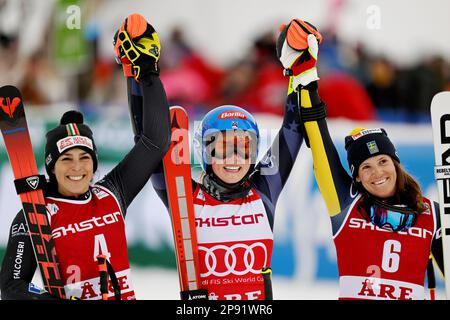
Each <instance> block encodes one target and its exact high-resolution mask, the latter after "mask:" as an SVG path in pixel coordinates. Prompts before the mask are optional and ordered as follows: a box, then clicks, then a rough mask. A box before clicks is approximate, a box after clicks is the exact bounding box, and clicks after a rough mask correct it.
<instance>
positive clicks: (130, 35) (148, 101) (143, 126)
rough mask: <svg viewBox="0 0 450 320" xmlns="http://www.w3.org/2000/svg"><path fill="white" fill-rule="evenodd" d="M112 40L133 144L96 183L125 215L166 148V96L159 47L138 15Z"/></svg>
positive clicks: (147, 26)
mask: <svg viewBox="0 0 450 320" xmlns="http://www.w3.org/2000/svg"><path fill="white" fill-rule="evenodd" d="M143 26H146V27H145V28H144V27H143ZM116 37H117V39H116V54H117V55H118V56H119V57H120V58H121V62H122V66H123V69H124V73H125V75H126V76H127V78H128V79H127V86H128V88H127V89H128V101H129V109H130V114H131V121H132V126H133V130H134V133H135V142H136V144H135V146H134V147H133V148H132V149H131V151H130V152H129V153H128V154H127V155H126V156H125V158H124V159H123V160H122V161H121V162H120V163H119V164H118V165H117V166H116V167H115V168H114V169H113V170H112V171H111V172H110V173H108V174H107V175H106V176H105V177H104V178H103V179H102V180H101V181H100V182H99V183H100V184H102V185H104V186H106V187H107V188H108V189H110V190H111V191H113V192H114V193H115V194H116V195H118V198H119V199H120V200H119V201H120V202H121V205H122V209H123V212H125V210H126V208H127V207H128V206H129V204H130V203H131V201H132V200H133V199H134V198H135V196H136V195H137V194H138V193H139V191H140V190H141V189H142V188H143V187H144V185H145V184H146V183H147V181H148V180H149V178H150V176H151V175H152V173H153V172H155V170H156V168H157V167H158V165H159V164H160V162H161V159H162V158H163V156H164V155H165V153H166V152H167V150H168V148H169V144H170V119H169V106H168V102H167V97H166V93H165V90H164V87H163V85H162V83H161V81H160V79H159V69H158V65H157V61H158V60H159V52H160V46H159V40H158V36H157V34H156V32H155V30H154V29H153V27H152V26H151V25H150V24H148V23H147V22H146V21H145V19H144V18H143V17H142V16H140V15H131V16H129V17H128V18H127V19H126V20H125V22H124V24H122V27H121V29H120V30H119V31H118V33H117V34H116ZM128 43H131V48H134V51H133V50H132V49H130V47H129V45H128ZM124 48H127V49H124ZM132 52H135V53H132ZM135 55H138V58H136V56H135ZM131 61H133V62H131Z"/></svg>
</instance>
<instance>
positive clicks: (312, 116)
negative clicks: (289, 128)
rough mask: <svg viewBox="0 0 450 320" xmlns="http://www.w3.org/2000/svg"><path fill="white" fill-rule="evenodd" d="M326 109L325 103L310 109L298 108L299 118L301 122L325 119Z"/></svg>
mask: <svg viewBox="0 0 450 320" xmlns="http://www.w3.org/2000/svg"><path fill="white" fill-rule="evenodd" d="M326 116H327V109H326V105H325V103H323V102H321V103H320V104H319V105H316V106H314V107H312V108H303V107H300V117H301V119H302V121H303V122H310V121H318V120H322V119H324V118H326Z"/></svg>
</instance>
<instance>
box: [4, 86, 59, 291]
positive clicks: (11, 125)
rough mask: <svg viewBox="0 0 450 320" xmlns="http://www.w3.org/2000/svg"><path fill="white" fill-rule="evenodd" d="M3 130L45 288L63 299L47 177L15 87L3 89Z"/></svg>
mask: <svg viewBox="0 0 450 320" xmlns="http://www.w3.org/2000/svg"><path fill="white" fill-rule="evenodd" d="M0 130H1V132H2V135H3V140H4V141H5V146H6V151H7V153H8V157H9V161H10V163H11V167H12V169H13V173H14V177H15V179H16V180H15V181H14V183H15V185H16V190H17V193H18V194H19V196H20V200H21V201H22V206H23V212H24V215H25V220H26V221H27V224H28V229H29V233H30V238H31V242H32V243H33V249H34V254H35V256H36V261H37V263H38V266H39V269H40V272H41V276H42V280H43V283H44V286H45V289H46V290H47V291H48V292H49V293H50V294H52V295H54V296H55V297H59V298H64V282H63V280H62V278H61V274H60V272H59V269H58V259H57V257H56V252H55V246H54V243H53V239H52V233H51V229H50V225H49V221H48V219H47V213H46V208H45V200H44V194H43V191H42V188H43V186H44V185H45V177H44V176H42V175H39V174H38V170H37V166H36V160H35V158H34V153H33V147H32V145H31V140H30V134H29V132H28V126H27V121H26V118H25V110H24V107H23V103H22V96H21V94H20V91H19V90H18V89H17V88H16V87H13V86H4V87H1V88H0Z"/></svg>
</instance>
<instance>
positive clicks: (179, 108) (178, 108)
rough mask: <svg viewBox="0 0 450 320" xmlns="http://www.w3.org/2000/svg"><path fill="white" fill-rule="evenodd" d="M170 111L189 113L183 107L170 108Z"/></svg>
mask: <svg viewBox="0 0 450 320" xmlns="http://www.w3.org/2000/svg"><path fill="white" fill-rule="evenodd" d="M170 110H181V111H183V112H184V113H187V111H186V109H185V108H183V107H181V106H170Z"/></svg>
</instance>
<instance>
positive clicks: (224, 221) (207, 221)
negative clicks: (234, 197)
mask: <svg viewBox="0 0 450 320" xmlns="http://www.w3.org/2000/svg"><path fill="white" fill-rule="evenodd" d="M262 219H264V214H262V213H256V214H247V215H242V216H240V215H232V216H229V217H219V218H216V217H206V218H202V217H199V218H195V226H196V227H199V228H203V227H226V226H229V225H232V226H240V225H243V224H257V223H259V222H260V221H261V220H262Z"/></svg>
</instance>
